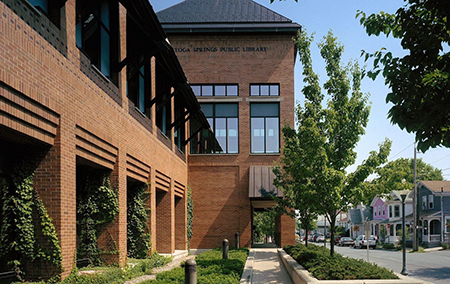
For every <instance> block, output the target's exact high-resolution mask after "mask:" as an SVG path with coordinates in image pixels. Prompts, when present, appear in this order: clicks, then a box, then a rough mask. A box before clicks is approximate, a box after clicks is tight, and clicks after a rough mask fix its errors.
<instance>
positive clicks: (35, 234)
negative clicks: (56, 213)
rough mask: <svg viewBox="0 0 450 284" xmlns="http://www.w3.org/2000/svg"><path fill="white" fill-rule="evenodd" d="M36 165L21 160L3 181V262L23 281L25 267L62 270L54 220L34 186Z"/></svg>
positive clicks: (0, 189) (0, 197)
mask: <svg viewBox="0 0 450 284" xmlns="http://www.w3.org/2000/svg"><path fill="white" fill-rule="evenodd" d="M34 170H35V163H33V161H32V160H30V159H22V162H21V163H18V164H16V165H14V166H13V167H12V171H11V174H3V176H2V177H3V178H2V179H1V180H0V181H1V183H0V205H1V207H0V218H1V220H0V224H1V227H0V262H2V263H5V262H6V263H7V266H8V268H9V269H13V270H14V271H15V272H16V275H17V277H18V278H19V280H21V279H24V277H25V274H26V271H25V266H26V265H27V264H28V263H31V262H35V263H37V262H39V261H44V262H49V263H51V264H53V265H54V267H55V268H56V269H58V270H59V271H60V270H61V267H62V266H61V262H62V255H61V246H60V242H59V239H58V236H57V233H56V229H55V226H54V225H53V223H52V219H51V218H50V217H49V215H48V213H47V210H46V209H45V207H44V204H43V203H42V201H41V199H40V198H39V196H38V194H37V192H36V190H35V189H34V187H33V177H34Z"/></svg>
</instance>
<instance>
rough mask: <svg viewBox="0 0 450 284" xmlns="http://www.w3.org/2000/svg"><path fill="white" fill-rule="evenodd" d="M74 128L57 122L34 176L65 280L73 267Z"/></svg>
mask: <svg viewBox="0 0 450 284" xmlns="http://www.w3.org/2000/svg"><path fill="white" fill-rule="evenodd" d="M74 137H75V135H74V127H73V125H70V123H69V122H68V121H66V119H64V117H61V119H60V125H59V127H58V129H57V134H56V137H55V143H54V146H53V147H52V148H51V149H50V150H49V151H48V152H47V154H46V155H45V157H44V158H43V160H42V161H41V163H40V164H39V166H38V168H37V169H36V171H35V175H34V187H35V188H36V190H37V192H38V194H39V196H40V198H41V199H42V202H43V204H44V206H45V207H46V208H47V212H48V214H49V216H50V217H51V218H52V219H53V224H54V225H55V227H56V232H57V234H58V237H59V240H60V244H61V249H62V267H63V269H64V272H63V273H62V277H63V278H65V277H66V276H68V275H69V274H70V272H71V271H72V268H73V267H74V256H75V250H76V231H77V230H76V179H75V169H76V165H75V164H76V163H75V152H74V149H75V142H74V139H73V138H74Z"/></svg>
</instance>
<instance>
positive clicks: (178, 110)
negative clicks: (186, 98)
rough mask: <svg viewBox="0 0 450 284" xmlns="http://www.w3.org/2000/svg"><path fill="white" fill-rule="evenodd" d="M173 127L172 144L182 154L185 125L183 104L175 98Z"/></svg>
mask: <svg viewBox="0 0 450 284" xmlns="http://www.w3.org/2000/svg"><path fill="white" fill-rule="evenodd" d="M175 119H176V120H178V121H177V123H176V125H175V132H174V142H175V145H177V147H178V149H179V150H180V151H181V152H183V153H184V141H185V140H186V123H185V111H184V106H183V102H182V100H181V99H180V98H179V97H175Z"/></svg>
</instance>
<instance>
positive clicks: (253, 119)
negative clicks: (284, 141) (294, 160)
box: [250, 103, 280, 154]
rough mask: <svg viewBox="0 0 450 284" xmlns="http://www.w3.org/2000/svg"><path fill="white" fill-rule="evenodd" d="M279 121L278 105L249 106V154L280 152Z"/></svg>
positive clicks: (258, 104) (257, 104)
mask: <svg viewBox="0 0 450 284" xmlns="http://www.w3.org/2000/svg"><path fill="white" fill-rule="evenodd" d="M279 120H280V109H279V104H278V103H252V104H250V124H251V153H253V154H261V153H279V152H280V134H279V132H280V122H279Z"/></svg>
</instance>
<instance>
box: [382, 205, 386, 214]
mask: <svg viewBox="0 0 450 284" xmlns="http://www.w3.org/2000/svg"><path fill="white" fill-rule="evenodd" d="M381 208H382V210H383V216H384V215H385V214H386V213H385V211H384V205H383V206H381Z"/></svg>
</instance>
